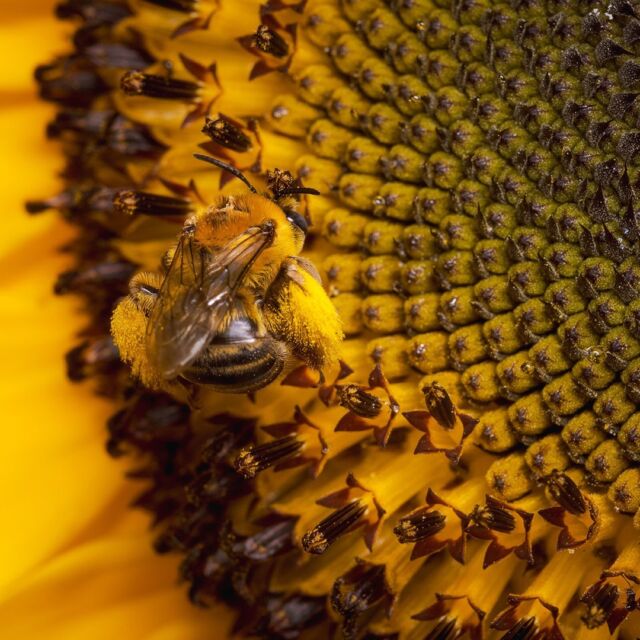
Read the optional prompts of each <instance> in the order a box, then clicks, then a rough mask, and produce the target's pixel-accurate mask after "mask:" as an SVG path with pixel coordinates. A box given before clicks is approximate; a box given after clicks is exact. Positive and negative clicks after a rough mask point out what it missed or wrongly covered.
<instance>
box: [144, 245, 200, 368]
mask: <svg viewBox="0 0 640 640" xmlns="http://www.w3.org/2000/svg"><path fill="white" fill-rule="evenodd" d="M210 261H211V254H210V252H209V251H208V250H207V249H206V248H205V247H203V246H201V245H199V244H198V243H197V242H196V241H195V240H194V239H193V237H192V236H191V235H190V234H183V235H182V236H181V237H180V240H179V241H178V244H177V246H176V250H175V252H174V254H173V259H172V260H171V264H170V265H169V269H168V271H167V273H166V275H165V278H164V281H163V283H162V286H161V287H160V290H159V292H158V296H157V298H156V302H155V304H154V305H153V309H152V310H151V315H150V317H149V322H148V323H147V332H146V348H147V355H148V357H149V359H150V360H151V362H152V363H153V365H154V366H155V368H156V369H157V370H158V371H159V372H160V373H162V375H163V376H164V377H165V378H173V377H175V376H176V375H178V374H179V373H180V371H181V370H182V369H184V368H185V367H186V366H188V364H189V363H191V362H193V360H195V359H196V358H197V357H198V355H199V354H200V353H201V352H202V350H203V349H204V348H205V346H206V344H207V342H208V341H209V337H210V335H211V328H210V323H209V315H210V314H209V309H208V307H207V299H206V290H205V286H204V284H205V280H204V278H205V273H206V270H207V266H208V263H209V262H210Z"/></svg>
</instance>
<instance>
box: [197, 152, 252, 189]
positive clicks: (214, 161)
mask: <svg viewBox="0 0 640 640" xmlns="http://www.w3.org/2000/svg"><path fill="white" fill-rule="evenodd" d="M193 157H194V158H197V159H198V160H202V161H203V162H208V163H209V164H212V165H213V166H214V167H218V168H219V169H222V170H223V171H227V172H229V173H230V174H231V175H232V176H235V177H236V178H238V180H242V182H244V183H245V184H246V185H247V187H249V189H251V191H252V192H253V193H258V190H257V189H256V188H255V187H254V186H253V185H252V184H251V183H250V182H249V181H248V180H247V178H246V177H245V175H244V174H243V173H242V172H241V171H240V170H239V169H236V168H235V167H234V166H232V165H230V164H229V163H227V162H223V161H222V160H218V159H217V158H213V157H211V156H205V155H203V154H201V153H194V154H193Z"/></svg>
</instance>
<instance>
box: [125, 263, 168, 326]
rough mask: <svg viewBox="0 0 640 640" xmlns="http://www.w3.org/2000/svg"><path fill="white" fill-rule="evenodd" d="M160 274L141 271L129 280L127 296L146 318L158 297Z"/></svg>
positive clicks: (160, 282) (160, 281)
mask: <svg viewBox="0 0 640 640" xmlns="http://www.w3.org/2000/svg"><path fill="white" fill-rule="evenodd" d="M161 284H162V276H160V275H158V274H157V273H152V272H148V271H142V272H141V273H137V274H136V275H135V276H133V278H131V280H130V281H129V297H130V298H131V300H132V301H133V303H134V304H135V305H136V307H137V308H138V309H139V310H140V311H142V313H144V315H145V316H146V317H147V318H148V317H149V315H150V313H151V309H152V308H153V305H154V304H155V301H156V299H157V297H158V291H159V290H160V286H161Z"/></svg>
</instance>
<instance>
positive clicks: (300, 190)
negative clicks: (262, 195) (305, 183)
mask: <svg viewBox="0 0 640 640" xmlns="http://www.w3.org/2000/svg"><path fill="white" fill-rule="evenodd" d="M303 193H306V194H307V195H310V196H319V195H320V192H319V191H318V190H317V189H312V188H311V187H293V188H291V189H285V190H284V191H279V192H278V197H280V196H295V195H299V194H303Z"/></svg>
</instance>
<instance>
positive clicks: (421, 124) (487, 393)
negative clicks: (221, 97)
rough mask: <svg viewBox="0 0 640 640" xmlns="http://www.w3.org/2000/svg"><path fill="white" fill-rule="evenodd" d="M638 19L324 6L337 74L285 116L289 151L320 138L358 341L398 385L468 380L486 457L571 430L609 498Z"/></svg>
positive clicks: (633, 338)
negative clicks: (363, 340)
mask: <svg viewBox="0 0 640 640" xmlns="http://www.w3.org/2000/svg"><path fill="white" fill-rule="evenodd" d="M638 17H640V8H639V7H637V6H636V5H634V4H633V3H631V2H627V1H624V0H621V1H619V2H613V3H604V2H597V1H596V2H576V1H574V0H569V1H563V0H559V1H555V0H549V1H544V0H525V1H522V2H512V3H506V2H489V1H488V0H460V1H454V2H453V4H451V3H449V2H448V1H445V0H397V1H395V2H388V3H384V2H382V1H381V0H344V1H343V2H342V3H340V6H339V7H338V6H336V4H335V3H332V2H316V3H312V4H311V6H310V7H309V8H308V10H307V16H306V26H305V32H306V34H307V35H308V36H309V37H310V38H311V39H312V40H313V42H314V43H315V44H317V45H318V46H320V47H323V48H324V49H325V51H326V53H327V63H326V64H324V65H313V66H311V67H309V68H307V69H305V70H303V71H302V72H301V73H299V74H298V86H299V92H298V96H299V100H300V102H299V103H298V104H289V105H288V106H286V107H285V106H283V104H284V102H283V101H278V102H277V103H276V105H275V107H274V110H273V112H272V121H273V123H274V125H275V126H276V128H279V129H280V130H281V131H284V132H287V133H292V127H293V128H295V126H297V127H301V124H300V123H301V122H302V123H303V125H302V128H305V127H306V125H304V122H305V120H306V122H307V125H308V129H307V131H308V133H307V136H306V139H307V143H308V145H309V147H310V148H311V149H312V151H313V153H314V155H315V158H312V159H307V158H303V159H302V160H301V161H300V164H299V169H300V171H301V173H302V175H303V176H306V177H307V180H308V182H309V183H310V184H313V183H314V180H320V178H328V179H330V180H331V183H332V185H333V187H334V189H335V190H336V192H337V194H338V196H339V199H340V201H341V203H342V204H343V205H344V206H343V207H340V208H336V209H333V210H331V211H330V212H329V213H328V214H327V215H326V217H325V219H324V222H323V235H324V236H325V237H326V238H327V239H328V240H329V241H330V242H331V243H332V244H333V245H334V246H336V247H337V248H339V249H340V252H339V253H335V254H334V255H331V256H330V257H329V258H328V259H327V260H326V262H325V265H324V266H325V272H326V275H327V278H328V280H329V282H330V286H331V292H332V294H333V295H334V296H335V303H336V305H337V306H338V308H339V309H340V310H341V311H342V315H343V317H344V318H345V322H346V324H347V330H348V332H349V333H351V334H359V333H364V332H373V334H376V335H377V338H376V339H375V340H374V346H373V347H372V353H373V355H374V356H375V357H376V358H377V359H378V361H381V362H382V363H383V364H386V367H385V371H387V375H390V376H391V377H401V376H403V375H405V374H406V373H407V371H408V368H409V367H411V368H413V369H417V370H418V371H420V372H422V373H424V374H435V373H437V372H439V371H443V370H450V371H455V372H458V375H457V376H456V377H455V378H453V380H454V381H455V386H457V387H458V390H459V391H461V392H462V394H463V396H464V397H466V399H467V400H468V401H469V402H470V403H473V404H479V405H482V406H485V405H490V406H491V408H492V410H491V411H486V410H484V411H483V412H482V414H481V415H482V417H481V420H480V425H479V427H478V429H477V436H478V441H479V443H480V444H481V446H482V447H483V448H485V449H487V450H489V451H491V452H506V451H508V450H510V449H512V448H514V447H516V446H518V445H519V444H524V445H526V446H528V447H529V449H530V452H531V447H536V442H538V439H539V438H543V437H545V436H548V435H549V434H559V436H560V437H557V435H556V437H554V439H553V442H554V443H555V445H557V447H556V452H555V458H554V464H556V465H557V462H558V459H560V460H561V461H562V462H563V464H564V466H565V467H566V466H568V465H569V463H570V462H574V463H578V464H581V465H584V467H585V469H586V470H587V472H588V474H589V477H590V479H591V480H592V481H593V482H594V483H597V484H607V483H611V482H613V481H615V480H616V478H618V477H619V476H620V474H621V473H623V472H624V471H625V470H626V469H628V468H629V467H632V466H633V465H634V464H635V462H636V461H637V460H638V459H640V416H638V415H636V414H635V410H636V404H637V402H638V400H640V357H639V356H640V342H639V339H640V296H639V291H640V264H639V263H638V248H639V247H638V240H639V239H640V218H639V216H640V212H638V211H637V195H636V194H637V190H638V187H639V185H640V182H639V178H640V176H639V171H638V161H637V158H636V156H637V152H638V150H639V149H640V130H638V128H637V127H638V122H639V116H640V100H638V99H637V98H638V96H639V95H640V93H639V92H640V58H638V55H637V54H638V51H640V21H639V20H638ZM311 107H313V108H311ZM319 112H320V117H318V115H319ZM283 114H284V115H283ZM296 118H297V121H296V125H295V126H294V124H292V121H293V120H295V119H296ZM363 253H364V254H365V257H364V258H363ZM527 459H528V461H529V462H531V466H532V469H531V470H532V471H533V472H534V474H543V473H545V472H548V470H549V469H547V465H546V464H545V460H544V455H543V454H540V452H539V451H537V450H535V454H533V453H531V455H528V456H527ZM561 466H562V465H561ZM636 491H637V489H636ZM616 496H617V497H616ZM616 496H614V498H615V501H616V504H617V506H618V507H620V508H621V509H622V510H625V511H634V510H635V507H636V506H637V501H636V500H635V499H632V498H631V496H630V495H629V492H618V494H616ZM627 500H628V502H627Z"/></svg>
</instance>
